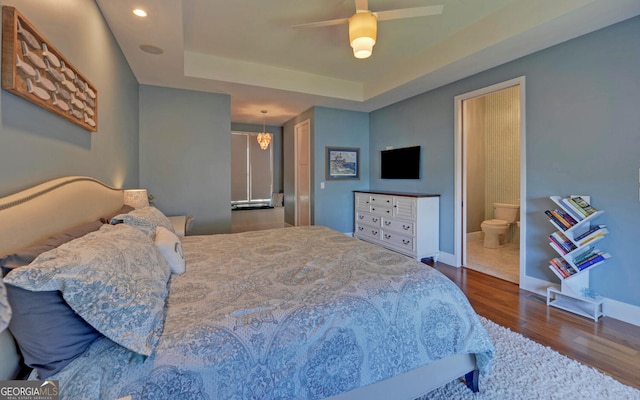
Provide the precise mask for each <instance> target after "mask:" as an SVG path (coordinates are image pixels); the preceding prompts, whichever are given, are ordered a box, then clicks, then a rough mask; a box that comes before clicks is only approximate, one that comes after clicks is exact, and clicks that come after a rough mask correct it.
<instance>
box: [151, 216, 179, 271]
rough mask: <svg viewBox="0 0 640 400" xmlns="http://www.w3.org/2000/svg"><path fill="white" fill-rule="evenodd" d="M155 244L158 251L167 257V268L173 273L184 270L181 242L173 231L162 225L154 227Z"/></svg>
mask: <svg viewBox="0 0 640 400" xmlns="http://www.w3.org/2000/svg"><path fill="white" fill-rule="evenodd" d="M156 246H158V249H160V253H162V255H163V256H164V258H166V259H167V263H168V264H169V269H171V273H173V274H181V273H183V272H184V271H185V269H186V268H185V261H184V253H183V252H182V243H180V239H179V238H178V236H176V234H175V233H173V232H171V231H170V230H168V229H167V228H165V227H164V226H159V227H157V228H156Z"/></svg>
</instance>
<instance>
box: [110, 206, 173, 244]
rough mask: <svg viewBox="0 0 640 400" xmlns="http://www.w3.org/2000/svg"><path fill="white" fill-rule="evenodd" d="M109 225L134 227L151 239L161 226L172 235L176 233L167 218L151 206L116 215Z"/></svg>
mask: <svg viewBox="0 0 640 400" xmlns="http://www.w3.org/2000/svg"><path fill="white" fill-rule="evenodd" d="M111 223H112V224H114V225H115V224H120V223H124V224H127V225H131V226H134V227H136V228H138V229H139V230H141V231H142V232H144V233H145V234H146V235H147V236H149V237H150V238H152V239H153V237H154V235H155V234H156V228H157V227H158V226H163V227H165V228H167V229H168V230H169V231H171V232H173V233H174V234H175V233H176V231H175V230H174V229H173V224H171V221H170V220H169V218H167V216H166V215H164V214H163V213H162V211H160V210H158V209H157V208H155V207H153V206H147V207H142V208H136V209H135V210H133V211H131V212H129V213H127V214H118V215H116V216H115V217H113V218H112V219H111Z"/></svg>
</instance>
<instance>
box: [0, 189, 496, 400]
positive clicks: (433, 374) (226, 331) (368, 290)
mask: <svg viewBox="0 0 640 400" xmlns="http://www.w3.org/2000/svg"><path fill="white" fill-rule="evenodd" d="M122 202H123V196H122V191H121V190H118V189H113V188H110V187H108V186H106V185H104V184H102V183H101V182H99V181H97V180H94V179H92V178H87V177H65V178H60V179H56V180H53V181H50V182H46V183H43V184H41V185H38V186H35V187H33V188H30V189H27V190H25V191H22V192H20V193H16V194H15V195H11V196H7V197H4V198H2V199H0V257H1V256H3V255H7V254H12V253H15V252H18V251H20V250H22V249H24V248H26V247H29V246H32V245H33V244H34V243H40V242H41V241H42V240H43V239H44V238H48V237H50V236H51V235H54V234H57V233H60V232H65V231H67V230H70V229H71V228H75V227H78V226H81V225H85V224H88V223H93V221H96V220H100V219H101V218H102V219H103V220H104V219H105V217H106V216H108V220H109V221H108V222H112V223H113V224H104V226H100V227H99V228H98V229H97V230H95V231H91V232H90V233H87V234H85V235H84V236H81V237H77V238H74V239H73V240H70V241H68V242H66V243H64V244H62V245H59V246H58V247H55V248H54V249H52V250H49V251H47V252H45V253H43V254H41V255H40V256H38V257H37V258H36V259H35V260H34V261H33V262H32V263H31V264H29V265H26V266H21V267H18V268H15V269H13V270H11V271H10V272H9V273H7V275H6V277H5V278H4V282H5V285H4V288H2V290H0V296H3V295H4V293H3V292H4V291H6V289H7V288H8V289H11V290H15V288H16V287H17V288H19V289H20V290H27V291H28V292H29V293H27V295H29V296H30V295H32V294H33V293H32V292H47V293H58V294H59V295H60V296H63V298H64V302H63V303H66V304H63V306H66V307H71V308H72V309H73V312H75V313H77V314H78V315H75V317H74V318H78V319H80V320H81V322H82V323H84V324H85V325H87V326H86V328H87V329H89V330H91V331H92V332H95V331H97V333H94V336H89V340H87V343H86V345H85V348H83V349H82V351H80V352H78V354H77V355H75V356H73V357H70V358H71V359H69V360H65V362H64V363H63V366H62V367H60V368H59V369H53V370H50V372H47V370H45V369H38V368H36V369H34V370H33V371H31V372H30V374H29V375H28V377H29V378H30V379H43V377H42V376H39V375H38V373H39V371H41V372H42V374H43V375H46V374H48V373H52V375H48V376H46V379H50V380H58V381H59V384H60V394H61V398H96V399H98V398H101V399H117V398H131V399H138V398H154V399H161V398H166V399H173V398H189V399H196V398H200V399H236V398H237V399H244V398H252V399H275V398H279V399H282V398H287V399H290V398H291V399H293V398H309V399H316V398H317V399H320V398H332V399H361V398H367V399H389V398H394V399H407V400H409V399H415V398H418V397H420V396H421V395H423V394H425V393H427V392H429V391H430V390H432V389H434V388H436V387H439V386H441V385H443V384H445V383H447V382H450V381H452V380H454V379H459V378H463V379H461V383H460V384H465V382H466V384H467V386H469V388H470V390H474V391H477V390H478V375H479V373H486V372H488V371H489V370H490V366H491V360H492V358H493V352H494V347H493V345H492V343H491V341H490V339H489V337H488V335H487V333H486V331H485V330H484V328H483V327H482V325H481V324H480V322H479V319H478V317H477V315H476V314H475V312H474V311H473V309H472V308H471V306H470V305H469V303H468V301H467V299H466V297H465V296H464V294H462V292H461V291H460V290H459V289H458V288H457V287H456V286H455V285H454V284H453V283H452V282H451V281H450V280H448V279H447V278H446V277H444V276H443V275H442V274H440V273H439V272H437V271H436V270H435V269H433V268H430V267H428V266H425V265H424V264H421V263H418V262H416V261H414V260H412V259H410V258H408V257H405V256H402V255H399V254H397V253H394V252H391V251H389V250H386V249H383V248H379V247H377V246H375V245H372V244H369V243H366V242H362V241H358V240H355V239H353V238H350V237H348V236H346V235H343V234H341V233H338V232H335V231H333V230H331V229H328V228H325V227H319V226H312V227H294V228H281V229H271V230H265V231H256V232H244V233H236V234H221V235H210V236H186V237H182V238H180V239H179V242H177V243H175V246H174V247H173V249H174V250H175V253H176V254H178V255H179V256H182V257H183V258H184V260H185V261H186V263H185V264H186V272H184V273H172V269H173V267H174V263H175V261H176V260H175V259H174V260H172V259H171V255H167V254H166V253H164V252H162V251H160V250H162V246H161V244H160V243H158V242H157V238H155V239H154V233H157V232H160V230H161V228H160V227H159V226H161V225H162V224H163V221H160V220H156V221H154V222H157V223H156V224H155V225H157V226H154V224H153V223H149V225H145V224H147V223H148V222H149V221H147V220H145V221H143V223H142V225H136V217H135V216H133V214H135V213H136V212H142V210H134V211H131V212H130V213H127V214H119V212H120V211H122V206H123V204H122ZM152 211H153V215H154V216H155V215H156V213H159V211H157V210H155V209H154V210H152ZM160 214H161V213H160ZM123 215H124V216H123ZM130 215H131V218H129V216H130ZM154 218H155V217H154ZM152 219H153V218H152ZM150 227H152V228H153V229H150ZM162 228H163V229H167V228H169V227H166V228H165V227H162ZM145 230H147V231H145ZM163 232H164V231H163ZM158 237H159V235H158ZM154 240H156V242H155V243H154ZM118 243H120V244H118ZM149 243H151V244H149ZM85 249H89V250H90V249H94V250H92V251H93V253H92V255H90V256H85V255H84V253H83V254H82V255H81V256H78V255H77V254H75V253H74V251H84V250H85ZM89 250H87V252H90V251H89ZM131 252H133V253H135V254H133V255H131V254H128V253H131ZM121 253H127V254H121ZM105 254H108V257H107V256H106V255H105ZM158 254H159V255H158ZM173 256H174V257H175V254H173ZM65 257H67V258H65ZM74 257H75V258H74ZM92 257H93V258H92ZM78 259H80V261H78ZM60 260H62V261H60ZM65 260H72V261H73V262H71V261H69V262H67V261H65ZM87 260H89V261H87ZM114 260H115V261H114ZM102 261H104V262H105V263H114V262H115V263H116V264H115V265H125V266H126V268H129V269H130V270H129V269H127V272H126V274H125V275H126V278H127V279H129V278H128V276H129V275H130V276H131V280H132V281H133V280H135V285H133V284H132V283H131V282H124V283H122V282H121V283H120V284H122V285H124V287H125V288H126V290H125V289H123V288H122V286H120V287H119V286H117V284H116V283H113V282H115V281H118V280H122V279H123V275H122V273H121V271H119V270H118V269H119V267H117V268H114V267H113V266H110V267H109V268H105V270H106V272H105V271H103V270H100V271H99V272H93V270H90V271H92V272H90V273H86V272H83V271H87V270H86V269H85V268H93V267H94V265H93V264H97V263H100V262H102ZM63 263H64V267H60V265H59V264H63ZM73 263H76V264H78V265H80V267H78V268H80V269H72V270H71V272H69V270H65V268H68V265H70V264H73ZM118 263H120V264H118ZM87 264H92V265H89V266H87ZM152 264H153V265H152ZM156 264H157V265H156ZM74 265H75V264H74ZM123 268H125V267H123ZM52 270H53V271H55V272H51V271H52ZM43 271H45V272H43ZM61 271H62V272H61ZM78 271H80V272H78ZM150 271H151V272H150ZM65 273H66V275H65ZM69 274H75V275H73V276H69ZM102 274H116V275H108V276H107V277H106V278H104V279H105V280H104V281H100V279H102ZM117 274H120V275H117ZM138 274H142V275H143V276H141V277H139V276H138ZM145 274H146V275H145ZM87 275H91V279H93V280H91V279H90V280H88V282H85V281H82V282H80V283H78V282H76V281H77V280H82V279H86V278H84V277H85V276H87ZM152 275H153V276H152ZM52 276H53V277H52ZM105 276H106V275H105ZM158 276H159V278H158ZM105 282H106V283H105ZM112 283H113V284H112ZM21 285H22V286H21ZM29 285H35V286H34V287H30V288H28V289H25V287H29ZM38 285H39V286H38ZM56 285H57V286H56ZM79 285H80V289H78V287H79ZM130 286H135V288H134V289H131V288H130ZM105 288H109V290H110V292H109V293H107V295H109V296H111V297H109V298H106V300H105V297H104V296H105V294H104V293H101V292H104V291H105V290H107V289H105ZM114 288H115V289H114ZM74 290H75V291H74ZM146 290H150V292H149V294H147V292H146ZM107 291H108V290H107ZM129 292H131V293H132V296H133V297H134V298H132V300H131V301H132V302H133V303H126V301H128V300H129V299H127V298H126V297H127V295H128V294H127V293H129ZM131 293H130V294H131ZM141 293H144V296H143V295H141ZM96 296H102V297H96ZM140 298H143V299H145V300H144V301H147V299H148V302H149V304H150V305H148V306H147V305H146V303H145V304H140V303H135V302H139V301H142V300H140ZM123 299H124V300H123ZM116 300H117V301H116ZM125 300H126V301H125ZM105 301H106V302H107V303H105ZM118 301H119V302H120V303H121V304H126V305H124V306H122V307H124V308H123V309H118V307H120V305H119V304H120V303H118ZM0 303H2V300H1V299H0ZM113 303H117V304H113ZM132 304H133V305H132ZM10 305H11V304H10ZM14 305H15V304H14ZM20 305H21V304H18V306H20ZM98 305H99V306H98ZM18 309H19V307H16V310H18ZM105 309H106V311H105ZM114 310H116V311H117V312H116V311H114ZM123 310H124V311H123ZM96 313H97V314H98V315H95V314H96ZM100 313H102V314H100ZM105 313H107V314H105ZM0 314H4V319H8V320H9V321H11V319H10V316H8V315H7V312H6V310H5V311H4V312H3V311H2V306H0ZM105 315H107V317H105ZM150 315H151V317H149V316H150ZM80 316H82V318H81V317H80ZM14 318H15V315H14ZM145 318H146V319H145ZM2 319H3V317H2V315H0V329H2V328H4V327H3V326H2V322H1V321H2ZM138 319H140V320H143V322H141V323H138V321H137V320H138ZM107 320H108V321H107ZM105 321H107V322H105ZM150 321H151V322H150ZM94 328H95V330H94ZM16 332H18V330H16ZM12 333H14V330H13V329H3V330H2V332H1V333H0V353H1V354H0V356H1V357H0V360H1V361H0V363H1V364H2V365H0V379H14V378H16V376H18V375H19V374H20V373H21V371H24V370H25V369H24V366H22V368H21V363H22V362H23V361H24V360H25V358H30V355H28V353H29V352H28V351H26V350H25V351H24V353H25V354H27V356H26V357H25V354H21V351H20V346H17V345H16V341H17V342H18V343H21V339H20V338H19V337H18V336H19V335H20V333H19V332H18V334H16V335H15V337H14V335H12ZM138 336H139V337H138ZM36 356H37V355H36ZM463 380H464V381H465V382H463Z"/></svg>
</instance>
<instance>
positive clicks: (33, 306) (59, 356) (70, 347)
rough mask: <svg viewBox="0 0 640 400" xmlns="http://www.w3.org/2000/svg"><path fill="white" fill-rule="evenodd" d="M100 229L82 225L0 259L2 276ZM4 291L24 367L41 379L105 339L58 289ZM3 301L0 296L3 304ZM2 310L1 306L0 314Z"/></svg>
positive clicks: (10, 287) (95, 224)
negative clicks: (95, 341) (41, 255)
mask: <svg viewBox="0 0 640 400" xmlns="http://www.w3.org/2000/svg"><path fill="white" fill-rule="evenodd" d="M101 226H102V223H101V222H100V221H94V222H90V223H87V224H83V225H80V226H78V227H76V228H73V229H71V230H69V231H67V232H62V233H59V234H55V235H52V236H50V237H49V238H47V239H45V240H43V241H42V242H39V243H36V244H34V245H32V246H30V247H27V248H25V249H23V250H20V251H18V252H16V253H12V254H9V255H6V256H4V257H0V266H1V267H2V275H3V276H4V275H6V274H8V273H9V272H10V271H11V270H12V269H14V268H18V267H23V266H25V265H29V264H30V263H31V262H32V261H33V260H35V259H36V257H38V256H39V255H40V254H42V253H44V252H46V251H49V250H52V249H54V248H56V247H58V246H60V245H61V244H64V243H66V242H69V241H71V240H73V239H76V238H79V237H82V236H84V235H86V234H87V233H90V232H94V231H97V230H98V229H99V228H100V227H101ZM2 285H3V283H2V280H0V286H2ZM5 290H6V299H7V300H8V302H9V305H11V309H12V315H11V320H10V321H9V330H10V331H11V334H12V335H13V337H14V338H15V340H16V342H17V344H18V347H19V348H20V352H21V354H22V356H23V361H24V364H25V365H27V366H28V367H30V368H34V369H36V370H37V371H38V376H39V378H40V379H46V378H48V377H49V376H51V375H53V374H54V373H56V372H58V371H59V370H61V369H62V368H63V367H64V366H65V365H67V364H68V363H69V362H71V361H72V360H73V359H74V358H76V357H77V356H79V355H80V354H82V353H83V352H84V351H85V350H86V349H87V347H89V345H90V344H91V343H92V342H93V341H94V340H95V339H96V338H98V337H100V336H102V335H101V334H100V333H99V332H98V331H96V330H95V329H94V328H93V327H92V326H91V325H89V324H87V323H86V322H85V320H83V319H82V318H80V316H79V315H78V314H76V313H75V312H74V311H73V310H72V309H71V307H69V305H68V304H67V303H66V302H65V301H64V299H63V298H62V294H61V293H60V292H59V291H57V290H52V291H45V292H32V291H30V290H25V289H21V288H18V287H15V286H13V285H6V287H5ZM0 291H1V290H0ZM2 299H3V296H2V295H0V303H1V302H2ZM1 309H2V307H1V306H0V313H2V310H1ZM0 319H1V318H0ZM1 325H2V322H1V321H0V326H1ZM0 331H2V329H0ZM43 332H46V335H43Z"/></svg>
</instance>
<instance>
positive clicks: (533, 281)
mask: <svg viewBox="0 0 640 400" xmlns="http://www.w3.org/2000/svg"><path fill="white" fill-rule="evenodd" d="M549 286H553V287H555V288H557V289H560V285H558V284H557V283H553V282H548V281H545V280H543V279H538V278H533V277H530V276H525V277H524V279H523V278H520V289H523V290H526V291H529V292H533V293H537V294H539V295H541V296H543V297H545V298H546V297H547V288H548V287H549ZM603 312H604V315H605V316H607V317H610V318H614V319H617V320H620V321H622V322H626V323H628V324H632V325H636V326H640V307H638V306H634V305H632V304H628V303H623V302H621V301H617V300H613V299H608V298H605V299H604V304H603Z"/></svg>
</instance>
